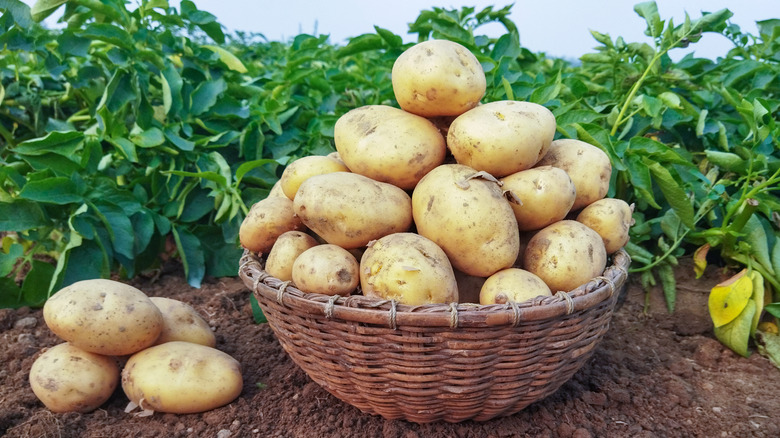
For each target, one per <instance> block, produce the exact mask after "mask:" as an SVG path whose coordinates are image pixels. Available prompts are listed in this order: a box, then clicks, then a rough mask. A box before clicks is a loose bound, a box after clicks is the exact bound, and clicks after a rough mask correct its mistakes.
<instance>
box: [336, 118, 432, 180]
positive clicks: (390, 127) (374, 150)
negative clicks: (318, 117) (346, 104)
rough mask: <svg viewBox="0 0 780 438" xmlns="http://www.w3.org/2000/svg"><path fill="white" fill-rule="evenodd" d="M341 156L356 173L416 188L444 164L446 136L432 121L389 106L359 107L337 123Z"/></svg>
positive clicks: (338, 146)
mask: <svg viewBox="0 0 780 438" xmlns="http://www.w3.org/2000/svg"><path fill="white" fill-rule="evenodd" d="M334 140H335V142H336V149H337V150H338V152H339V156H340V157H341V159H342V160H344V162H345V163H346V164H347V166H348V167H349V169H350V170H352V172H355V173H359V174H361V175H364V176H367V177H369V178H371V179H374V180H376V181H381V182H386V183H390V184H393V185H395V186H398V187H400V188H402V189H413V188H414V186H415V185H417V182H418V181H420V179H421V178H422V177H423V176H425V174H426V173H428V172H429V171H430V170H431V169H433V168H434V167H436V166H438V165H440V164H441V163H442V162H444V157H445V155H446V153H447V147H446V145H445V144H444V136H442V134H441V132H439V129H438V128H437V127H436V126H435V125H434V124H433V123H431V121H430V120H428V119H426V118H424V117H420V116H418V115H415V114H412V113H409V112H406V111H403V110H400V109H398V108H394V107H391V106H387V105H366V106H362V107H359V108H355V109H353V110H351V111H349V112H347V113H346V114H344V115H343V116H341V117H339V119H338V121H336V126H335V128H334Z"/></svg>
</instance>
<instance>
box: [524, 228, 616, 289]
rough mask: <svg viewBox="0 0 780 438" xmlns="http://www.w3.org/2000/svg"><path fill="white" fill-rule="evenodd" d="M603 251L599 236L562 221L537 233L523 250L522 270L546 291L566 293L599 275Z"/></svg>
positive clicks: (603, 266) (603, 260)
mask: <svg viewBox="0 0 780 438" xmlns="http://www.w3.org/2000/svg"><path fill="white" fill-rule="evenodd" d="M606 265H607V251H606V249H605V248H604V242H602V240H601V236H599V235H598V233H596V232H595V231H593V230H591V229H590V228H588V227H586V226H585V225H583V224H581V223H579V222H577V221H573V220H562V221H559V222H555V223H554V224H551V225H548V226H546V227H545V228H542V229H541V230H539V232H537V233H536V234H535V235H534V236H533V237H532V238H531V240H530V241H529V242H528V246H527V247H526V248H525V257H524V262H523V268H524V269H525V270H527V271H530V272H531V273H533V274H536V275H538V276H539V278H541V279H542V280H543V281H544V282H545V283H546V284H547V286H548V287H549V288H550V290H553V291H556V292H557V291H564V292H568V291H570V290H572V289H575V288H576V287H578V286H580V285H582V284H585V283H587V282H588V281H590V280H591V279H592V278H594V277H597V276H599V275H601V274H602V273H603V272H604V268H606Z"/></svg>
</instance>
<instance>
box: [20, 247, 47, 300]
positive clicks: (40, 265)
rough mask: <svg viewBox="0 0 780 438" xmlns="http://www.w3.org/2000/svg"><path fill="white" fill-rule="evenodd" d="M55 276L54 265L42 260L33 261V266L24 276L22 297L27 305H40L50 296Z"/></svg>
mask: <svg viewBox="0 0 780 438" xmlns="http://www.w3.org/2000/svg"><path fill="white" fill-rule="evenodd" d="M53 276H54V265H52V264H50V263H47V262H44V261H41V260H35V259H33V261H32V268H31V269H30V271H29V272H28V273H27V275H25V276H24V282H23V283H22V297H23V299H24V301H25V302H26V303H27V305H29V306H32V307H40V306H42V305H43V303H45V302H46V299H47V298H48V297H49V285H50V284H51V279H52V277H53Z"/></svg>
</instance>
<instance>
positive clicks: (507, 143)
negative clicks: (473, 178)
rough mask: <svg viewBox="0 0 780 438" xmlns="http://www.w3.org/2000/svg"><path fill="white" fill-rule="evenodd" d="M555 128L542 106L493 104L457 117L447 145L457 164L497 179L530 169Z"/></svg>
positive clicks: (510, 102)
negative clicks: (486, 173)
mask: <svg viewBox="0 0 780 438" xmlns="http://www.w3.org/2000/svg"><path fill="white" fill-rule="evenodd" d="M555 128H556V125H555V116H554V115H553V113H552V112H550V110H548V109H547V108H545V107H544V106H542V105H539V104H536V103H532V102H517V101H511V100H504V101H496V102H490V103H486V104H484V105H480V106H478V107H476V108H474V109H471V110H469V111H467V112H465V113H463V114H461V115H460V116H458V118H456V119H455V120H454V121H453V122H452V124H450V127H449V130H448V132H447V146H448V147H449V148H450V151H451V152H452V155H453V156H454V157H455V160H457V162H458V163H459V164H463V165H466V166H469V167H471V168H474V169H476V170H484V171H485V172H488V173H490V174H491V175H493V176H495V177H496V178H500V177H503V176H506V175H510V174H512V173H515V172H519V171H521V170H525V169H530V168H531V167H533V166H534V165H535V164H536V163H537V162H538V161H539V160H540V159H541V158H542V157H543V156H544V155H545V154H546V153H547V150H548V149H549V147H550V144H551V143H552V140H553V137H554V136H555Z"/></svg>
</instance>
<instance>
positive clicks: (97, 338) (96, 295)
mask: <svg viewBox="0 0 780 438" xmlns="http://www.w3.org/2000/svg"><path fill="white" fill-rule="evenodd" d="M43 318H44V320H45V321H46V325H47V326H48V327H49V329H50V330H51V331H52V332H54V334H56V335H57V336H59V337H60V338H62V339H63V340H65V341H68V342H70V343H71V345H73V346H75V347H78V348H81V349H82V350H85V351H89V352H92V353H97V354H103V355H110V356H122V355H126V354H132V353H135V352H136V351H139V350H142V349H144V348H146V347H148V346H150V345H152V344H154V342H155V340H157V338H158V337H159V336H160V333H161V332H162V328H163V317H162V314H161V313H160V310H159V309H158V308H157V306H155V305H154V303H152V301H151V300H150V299H149V297H147V296H146V294H144V293H143V292H142V291H140V290H138V289H136V288H134V287H133V286H130V285H128V284H124V283H121V282H118V281H114V280H106V279H92V280H83V281H79V282H76V283H73V284H71V285H69V286H67V287H64V288H62V289H60V291H59V292H57V293H56V294H54V295H53V296H52V297H51V298H49V300H48V301H46V304H44V306H43Z"/></svg>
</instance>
